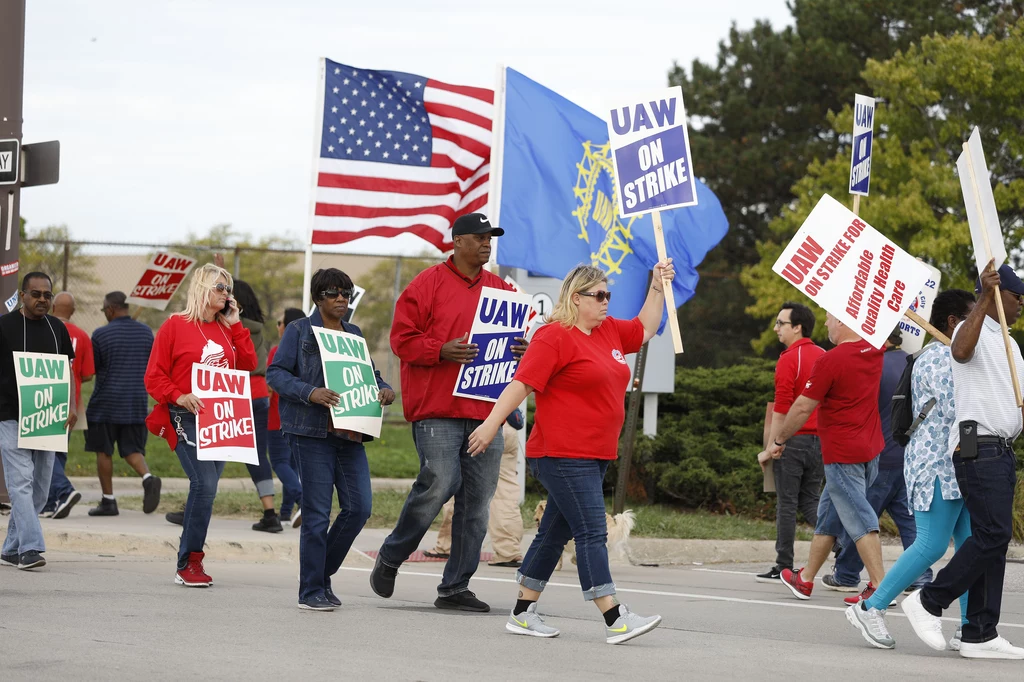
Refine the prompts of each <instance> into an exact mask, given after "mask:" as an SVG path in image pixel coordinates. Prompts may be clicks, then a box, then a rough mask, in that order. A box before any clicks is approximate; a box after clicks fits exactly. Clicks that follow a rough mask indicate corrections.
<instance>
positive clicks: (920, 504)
mask: <svg viewBox="0 0 1024 682" xmlns="http://www.w3.org/2000/svg"><path fill="white" fill-rule="evenodd" d="M974 302H975V299H974V295H973V294H971V293H970V292H967V291H963V290H962V289H950V290H947V291H943V292H942V293H940V294H939V295H938V296H936V297H935V301H934V303H933V305H932V314H931V323H932V326H934V327H935V328H936V329H938V330H939V331H941V332H942V333H943V334H946V335H947V336H952V335H953V330H954V329H956V326H957V325H958V324H960V322H961V321H963V320H964V319H965V318H966V317H967V315H968V314H969V313H970V312H971V309H972V308H973V307H974ZM951 362H952V357H951V356H950V350H949V346H945V345H943V344H942V343H939V342H938V341H933V342H932V343H930V344H928V346H926V347H925V349H924V350H922V351H921V352H920V353H919V354H918V356H917V360H916V361H915V362H914V371H913V374H912V375H911V389H910V390H911V398H912V400H913V408H914V414H915V415H918V414H921V412H923V411H924V408H925V405H926V404H927V403H928V402H929V401H930V400H931V399H932V398H934V399H935V404H934V406H933V407H932V409H931V411H930V412H928V416H927V417H925V419H924V421H923V422H921V424H920V425H919V426H918V427H917V429H916V430H915V431H914V432H913V434H911V436H910V442H909V443H908V444H907V449H906V455H905V458H904V471H903V475H904V478H905V479H906V481H907V497H908V501H909V503H910V506H911V507H912V508H913V510H914V519H915V520H916V522H917V539H916V540H915V541H914V544H912V545H911V546H910V547H908V548H907V550H906V551H905V552H903V554H902V555H901V556H900V558H899V560H898V561H897V562H896V564H895V565H894V566H893V567H892V568H891V569H889V572H888V573H886V574H885V579H884V580H882V582H881V584H880V585H879V586H878V589H877V590H876V591H875V593H874V594H873V595H872V596H871V597H870V598H869V599H867V600H865V601H863V602H861V603H860V604H857V605H854V606H852V607H850V609H849V610H848V611H847V619H848V620H849V621H850V622H851V623H853V624H854V625H855V626H857V627H858V629H860V630H861V634H863V635H864V638H865V639H866V640H867V641H868V642H869V643H871V644H873V645H874V646H880V644H879V643H878V637H877V636H876V637H872V636H871V634H872V633H871V631H872V630H874V631H875V632H874V634H875V635H878V634H879V632H878V628H881V630H882V631H886V628H885V621H884V619H883V616H884V612H885V609H886V608H887V607H888V605H889V604H890V603H891V602H892V600H893V598H894V597H896V595H898V594H899V593H900V592H902V591H903V590H905V589H907V587H909V586H910V585H911V584H912V583H913V582H914V581H915V580H917V579H918V578H920V577H921V574H922V573H924V572H925V570H927V569H928V568H929V567H930V566H931V565H932V564H934V563H935V562H936V561H938V560H939V559H941V558H942V556H943V555H944V554H945V553H946V550H947V549H948V548H949V539H950V537H952V538H953V542H954V543H955V545H956V547H958V548H959V547H960V545H961V544H962V543H963V541H964V540H966V539H967V538H968V537H970V535H971V521H970V516H969V515H968V514H967V508H966V507H965V506H964V501H963V499H962V498H961V496H960V488H959V487H958V486H957V483H956V475H955V474H954V473H953V461H952V459H951V458H950V454H949V435H950V431H951V430H952V429H953V428H955V424H956V406H955V405H954V403H953V370H952V366H951V364H950V363H951ZM856 610H860V612H859V613H858V612H857V611H856ZM966 613H967V594H964V595H963V596H961V597H960V618H961V623H966V622H967V620H966V618H965V615H966ZM886 634H887V631H886ZM892 641H893V640H892V638H891V637H889V638H888V642H892ZM949 645H950V648H951V649H959V646H960V629H959V628H957V631H956V635H954V637H953V639H952V640H950V643H949ZM893 646H895V643H893ZM880 648H892V647H891V646H885V647H881V646H880Z"/></svg>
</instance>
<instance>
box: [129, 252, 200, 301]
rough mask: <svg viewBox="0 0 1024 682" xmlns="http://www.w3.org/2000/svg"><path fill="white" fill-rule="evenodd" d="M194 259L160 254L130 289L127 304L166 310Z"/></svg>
mask: <svg viewBox="0 0 1024 682" xmlns="http://www.w3.org/2000/svg"><path fill="white" fill-rule="evenodd" d="M195 264H196V260H195V258H189V257H188V256H182V255H181V254H179V253H164V252H160V253H158V254H156V255H155V256H153V259H152V260H151V261H150V262H149V265H147V266H146V271H145V272H143V273H142V277H140V278H139V283H138V284H136V285H135V286H134V287H133V288H132V293H131V295H130V296H128V299H127V303H128V304H129V305H131V304H133V303H134V304H135V305H140V306H143V307H146V308H156V309H157V310H166V309H167V304H168V302H170V300H171V297H172V296H174V292H176V291H177V290H178V287H179V286H181V283H182V282H184V281H185V278H186V277H188V273H189V271H191V270H192V266H193V265H195Z"/></svg>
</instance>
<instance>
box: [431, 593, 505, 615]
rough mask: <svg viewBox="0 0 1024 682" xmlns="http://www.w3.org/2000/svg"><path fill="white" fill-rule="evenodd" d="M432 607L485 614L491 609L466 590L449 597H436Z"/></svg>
mask: <svg viewBox="0 0 1024 682" xmlns="http://www.w3.org/2000/svg"><path fill="white" fill-rule="evenodd" d="M434 606H436V607H437V608H439V609H450V610H453V611H475V612H477V613H487V612H488V611H490V610H491V607H490V606H488V605H487V604H485V603H483V602H482V601H480V600H479V599H477V598H476V595H475V594H473V593H472V592H470V591H469V590H466V591H465V592H459V593H458V594H453V595H452V596H450V597H438V598H437V599H435V600H434Z"/></svg>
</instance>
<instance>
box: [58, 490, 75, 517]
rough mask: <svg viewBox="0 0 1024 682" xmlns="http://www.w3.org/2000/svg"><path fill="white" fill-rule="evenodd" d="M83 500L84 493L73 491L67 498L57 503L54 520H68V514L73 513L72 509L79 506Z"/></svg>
mask: <svg viewBox="0 0 1024 682" xmlns="http://www.w3.org/2000/svg"><path fill="white" fill-rule="evenodd" d="M81 499H82V493H80V492H78V491H77V490H72V491H71V492H70V493H69V494H68V496H67V497H65V498H64V499H63V500H61V501H60V502H58V503H57V507H56V509H54V510H53V518H55V519H64V518H67V516H68V514H70V513H71V508H72V507H74V506H75V505H76V504H78V501H79V500H81Z"/></svg>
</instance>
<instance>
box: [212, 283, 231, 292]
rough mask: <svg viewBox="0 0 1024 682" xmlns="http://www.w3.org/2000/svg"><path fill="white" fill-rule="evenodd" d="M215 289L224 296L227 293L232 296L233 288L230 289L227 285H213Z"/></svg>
mask: <svg viewBox="0 0 1024 682" xmlns="http://www.w3.org/2000/svg"><path fill="white" fill-rule="evenodd" d="M213 288H214V289H216V290H217V291H219V292H220V293H222V294H223V293H227V294H228V295H231V287H229V286H228V285H227V284H223V283H221V282H217V283H216V284H214V285H213Z"/></svg>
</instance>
